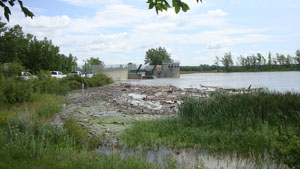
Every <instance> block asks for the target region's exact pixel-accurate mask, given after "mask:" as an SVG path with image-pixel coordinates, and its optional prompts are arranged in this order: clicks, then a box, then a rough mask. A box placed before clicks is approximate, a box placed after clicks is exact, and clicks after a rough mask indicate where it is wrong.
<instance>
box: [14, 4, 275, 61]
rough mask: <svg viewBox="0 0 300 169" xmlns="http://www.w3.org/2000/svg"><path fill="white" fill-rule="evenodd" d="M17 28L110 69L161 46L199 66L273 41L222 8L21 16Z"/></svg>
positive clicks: (110, 8) (114, 8)
mask: <svg viewBox="0 0 300 169" xmlns="http://www.w3.org/2000/svg"><path fill="white" fill-rule="evenodd" d="M64 1H68V2H69V3H73V4H82V3H84V2H86V1H81V0H73V1H72V0H64ZM193 1H195V0H193ZM87 3H106V1H105V0H92V1H88V2H87ZM199 5H201V4H199ZM17 23H18V24H20V25H22V26H23V28H24V31H25V32H28V33H32V34H34V35H37V36H38V38H39V39H42V38H43V37H48V38H49V39H52V41H53V43H54V44H56V45H58V46H60V49H61V51H62V52H63V53H65V54H68V53H72V54H73V55H75V56H77V57H78V58H79V60H82V59H87V58H88V57H91V56H93V57H95V56H96V57H98V56H99V57H100V58H101V59H103V60H104V61H105V62H106V63H107V64H112V63H128V62H142V61H143V59H144V52H145V51H146V50H147V49H149V48H153V47H157V46H164V47H166V48H167V49H168V51H169V52H170V53H171V55H172V56H174V58H175V59H178V60H181V61H182V63H183V64H186V65H187V64H190V65H194V64H195V62H196V61H201V62H202V63H204V61H205V62H207V63H213V60H214V57H215V56H216V55H219V56H221V55H223V54H224V53H225V52H228V51H229V50H230V49H231V47H232V46H234V45H236V44H243V43H254V42H264V41H265V42H269V41H272V40H273V37H271V36H267V35H265V34H264V31H262V30H261V29H252V28H237V27H233V26H232V25H231V24H230V23H229V21H228V14H227V13H226V12H224V11H223V10H221V9H216V10H209V11H207V12H201V13H195V12H191V13H181V14H178V15H176V14H175V13H174V11H172V10H171V11H168V12H165V13H161V14H159V15H158V16H157V15H156V14H155V12H153V11H151V10H147V9H138V8H135V7H133V6H130V5H124V4H121V3H115V4H108V5H106V6H105V7H104V8H103V9H102V10H101V11H98V12H97V13H96V14H95V16H93V17H90V18H87V17H84V18H72V17H70V16H67V15H62V16H54V17H50V16H36V17H34V19H32V20H31V19H28V18H26V19H24V16H23V14H21V13H20V12H17V14H16V15H13V16H12V19H11V22H10V25H14V24H17ZM207 27H208V28H209V29H200V30H198V29H199V28H207ZM111 29H114V30H111ZM193 45H194V46H199V50H196V51H193V50H191V49H186V48H187V47H189V46H193ZM187 58H190V59H187Z"/></svg>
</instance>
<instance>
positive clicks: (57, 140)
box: [0, 95, 161, 169]
mask: <svg viewBox="0 0 300 169" xmlns="http://www.w3.org/2000/svg"><path fill="white" fill-rule="evenodd" d="M54 100H60V99H58V98H57V97H55V96H52V95H41V96H40V97H39V98H36V100H34V102H31V103H23V104H21V105H13V106H12V107H10V109H9V110H8V111H9V114H15V116H13V117H10V118H9V119H8V120H6V121H7V122H6V123H7V124H6V125H2V126H0V144H1V146H0V159H1V160H0V168H7V169H14V168H20V169H26V168H33V169H38V168H46V169H52V168H57V169H68V168H81V169H96V168H97V169H101V168H102V169H105V168H120V169H127V168H132V169H137V168H145V169H150V168H161V167H159V166H158V167H156V166H155V165H154V164H149V163H148V162H146V160H145V159H143V158H141V157H138V156H134V155H132V156H122V157H121V155H120V154H114V155H102V154H100V153H98V152H95V151H93V150H94V149H95V146H94V145H97V144H96V143H97V138H94V137H85V136H86V135H87V134H86V133H84V132H85V131H84V129H82V128H81V127H80V126H79V125H78V124H76V123H73V122H72V121H68V122H67V124H66V125H65V127H63V128H60V127H56V126H53V125H49V124H47V119H44V118H43V117H42V116H40V115H38V113H37V112H39V111H40V108H42V105H43V104H44V103H45V102H48V101H50V102H51V105H52V106H54V105H57V103H54V102H52V101H54ZM58 103H59V104H60V101H59V102H58ZM4 110H5V109H4ZM2 112H3V111H2V110H0V119H1V117H3V116H2ZM50 114H52V117H53V115H54V114H55V112H52V113H50ZM82 131H83V134H82V133H81V132H82ZM76 137H79V140H80V139H85V142H84V145H82V143H81V142H77V141H76V139H77V138H76ZM83 137H84V138H83ZM98 140H99V139H98ZM91 143H92V144H93V145H88V147H89V148H90V149H91V150H92V151H88V150H87V149H86V148H85V147H86V145H85V144H91Z"/></svg>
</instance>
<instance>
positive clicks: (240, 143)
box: [122, 92, 300, 168]
mask: <svg viewBox="0 0 300 169" xmlns="http://www.w3.org/2000/svg"><path fill="white" fill-rule="evenodd" d="M299 121H300V95H299V94H292V93H285V94H280V93H266V92H260V93H253V94H235V95H233V94H226V93H214V94H213V95H212V96H211V97H209V98H207V99H202V100H196V99H192V98H187V99H185V100H184V102H183V104H182V105H181V106H180V115H179V117H174V118H171V119H165V120H155V121H150V122H138V123H136V124H135V125H134V127H133V128H132V129H130V130H129V131H128V132H127V133H126V134H124V135H123V136H122V139H123V140H124V141H125V142H127V143H128V144H129V145H130V146H134V147H135V146H146V147H158V146H170V147H199V148H201V149H202V148H204V149H208V150H209V151H210V152H212V153H221V154H222V153H225V154H233V153H236V154H237V155H238V156H241V157H247V158H249V157H250V158H252V159H256V160H259V159H263V157H264V156H265V155H268V156H271V157H273V158H274V159H275V160H276V161H277V162H279V163H281V162H283V163H285V164H287V165H289V166H290V167H295V168H297V167H299V165H300V164H299V160H298V157H299V156H300V129H299V125H300V123H299Z"/></svg>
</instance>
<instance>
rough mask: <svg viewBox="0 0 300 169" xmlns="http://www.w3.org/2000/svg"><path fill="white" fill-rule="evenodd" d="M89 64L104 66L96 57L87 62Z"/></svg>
mask: <svg viewBox="0 0 300 169" xmlns="http://www.w3.org/2000/svg"><path fill="white" fill-rule="evenodd" d="M87 63H88V64H89V65H103V62H102V61H101V60H100V59H99V58H98V57H97V58H94V57H91V58H89V59H88V60H87Z"/></svg>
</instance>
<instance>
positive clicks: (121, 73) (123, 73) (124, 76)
mask: <svg viewBox="0 0 300 169" xmlns="http://www.w3.org/2000/svg"><path fill="white" fill-rule="evenodd" d="M103 73H104V74H106V75H107V76H108V77H110V78H112V79H113V80H114V81H121V80H128V70H127V69H125V70H117V71H112V72H103Z"/></svg>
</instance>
